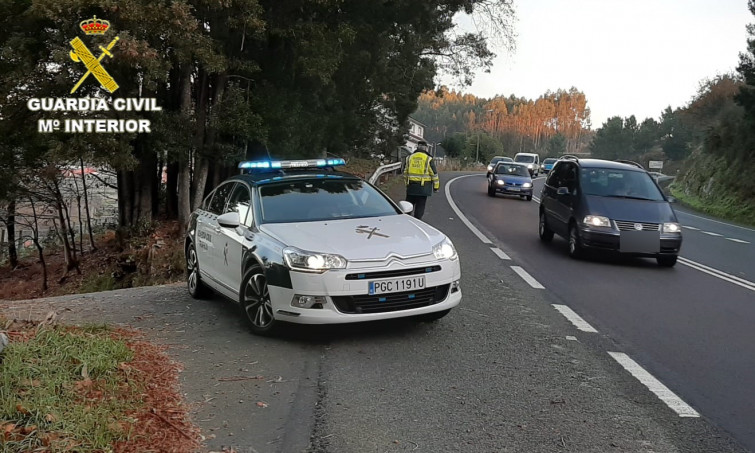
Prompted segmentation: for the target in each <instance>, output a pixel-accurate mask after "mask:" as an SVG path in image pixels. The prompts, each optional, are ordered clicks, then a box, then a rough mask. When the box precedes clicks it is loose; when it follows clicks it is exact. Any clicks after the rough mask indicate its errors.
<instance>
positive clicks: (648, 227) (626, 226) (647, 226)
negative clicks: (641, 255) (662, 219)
mask: <svg viewBox="0 0 755 453" xmlns="http://www.w3.org/2000/svg"><path fill="white" fill-rule="evenodd" d="M636 224H640V225H642V230H637V228H635V227H634V226H635V225H636ZM616 226H617V227H618V228H619V230H620V231H660V230H661V224H660V223H643V222H627V221H624V220H617V221H616Z"/></svg>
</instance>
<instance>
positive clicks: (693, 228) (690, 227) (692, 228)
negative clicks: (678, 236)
mask: <svg viewBox="0 0 755 453" xmlns="http://www.w3.org/2000/svg"><path fill="white" fill-rule="evenodd" d="M682 227H683V228H686V229H688V230H692V231H700V228H695V227H693V226H687V225H682Z"/></svg>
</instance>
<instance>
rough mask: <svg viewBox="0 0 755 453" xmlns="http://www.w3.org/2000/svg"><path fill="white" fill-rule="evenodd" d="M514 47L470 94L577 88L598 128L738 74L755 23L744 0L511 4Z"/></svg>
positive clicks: (655, 110) (656, 110)
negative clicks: (723, 76)
mask: <svg viewBox="0 0 755 453" xmlns="http://www.w3.org/2000/svg"><path fill="white" fill-rule="evenodd" d="M515 8H516V14H517V22H516V33H517V35H518V36H517V39H516V50H515V52H513V53H512V54H508V53H506V52H497V53H498V55H499V56H498V58H496V60H495V63H494V66H493V70H492V71H491V73H490V74H485V73H483V72H480V73H479V74H477V77H476V78H475V82H474V84H473V85H472V86H471V87H467V88H464V91H465V92H469V93H472V94H474V95H476V96H481V97H486V98H488V97H493V96H495V95H497V94H502V95H504V96H508V95H510V94H515V95H517V96H524V97H527V98H531V99H535V98H537V97H538V96H540V95H541V94H543V93H545V91H546V90H551V91H555V90H557V89H559V88H563V89H569V88H570V87H572V86H574V87H576V88H577V89H579V90H581V91H582V92H584V93H585V95H586V97H587V102H588V107H589V108H590V110H591V119H592V128H593V129H597V128H599V127H600V126H601V125H602V124H603V123H604V122H605V120H606V119H607V118H609V117H612V116H616V115H618V116H621V117H627V116H630V115H635V116H636V117H637V120H638V122H641V121H642V120H643V119H645V118H647V117H652V118H656V119H658V118H660V114H661V111H662V110H663V109H664V108H665V107H666V106H668V105H671V106H672V107H674V108H675V107H681V106H684V105H686V104H687V103H688V102H689V100H690V99H691V98H692V96H693V95H694V94H695V92H696V91H697V88H698V86H699V82H700V81H701V80H703V79H705V78H711V77H714V76H716V75H717V74H723V73H727V72H730V71H733V70H734V69H735V68H736V65H737V63H738V61H739V57H738V55H739V52H743V51H745V49H746V46H747V31H746V30H745V26H746V24H748V23H752V22H755V17H754V16H753V15H752V14H750V12H749V10H748V9H747V0H633V1H627V0H570V1H565V0H515Z"/></svg>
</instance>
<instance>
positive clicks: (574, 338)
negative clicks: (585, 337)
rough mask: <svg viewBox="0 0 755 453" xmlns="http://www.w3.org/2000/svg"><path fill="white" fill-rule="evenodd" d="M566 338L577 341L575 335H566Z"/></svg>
mask: <svg viewBox="0 0 755 453" xmlns="http://www.w3.org/2000/svg"><path fill="white" fill-rule="evenodd" d="M566 339H567V340H569V341H579V340H577V337H575V336H572V335H567V336H566Z"/></svg>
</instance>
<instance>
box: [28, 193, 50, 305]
mask: <svg viewBox="0 0 755 453" xmlns="http://www.w3.org/2000/svg"><path fill="white" fill-rule="evenodd" d="M29 202H30V203H31V212H32V214H33V215H34V231H33V233H34V236H33V240H34V245H35V246H36V247H37V253H38V254H39V263H40V264H41V265H42V292H45V291H47V263H46V262H45V254H44V250H43V249H42V244H40V243H39V221H38V219H37V208H36V207H35V206H34V199H33V198H32V197H29Z"/></svg>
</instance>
